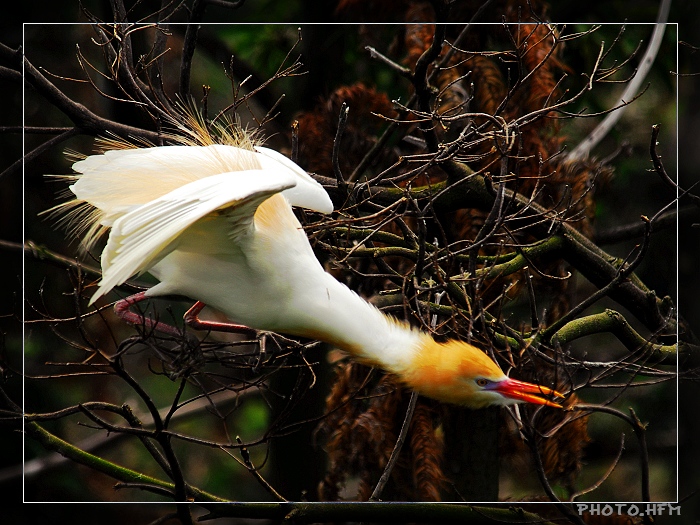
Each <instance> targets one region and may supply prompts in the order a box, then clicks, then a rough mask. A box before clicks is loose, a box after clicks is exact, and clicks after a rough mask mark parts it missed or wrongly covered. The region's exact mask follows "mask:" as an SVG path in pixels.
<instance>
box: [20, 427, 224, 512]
mask: <svg viewBox="0 0 700 525" xmlns="http://www.w3.org/2000/svg"><path fill="white" fill-rule="evenodd" d="M24 430H25V432H26V434H27V435H28V436H30V437H32V438H33V439H35V440H36V441H38V442H39V443H40V444H41V445H42V446H43V447H44V448H45V449H46V450H52V451H54V452H58V453H59V454H61V455H62V456H64V457H66V458H68V459H70V460H72V461H74V462H76V463H80V464H81V465H85V466H86V467H89V468H91V469H94V470H97V471H98V472H102V473H103V474H106V475H108V476H110V477H112V478H114V479H116V480H119V481H121V482H123V483H134V484H138V485H139V486H140V487H143V486H150V487H153V488H154V489H159V490H160V491H165V492H167V493H169V494H173V495H174V494H175V484H174V483H170V482H167V481H162V480H160V479H157V478H154V477H151V476H147V475H145V474H141V473H140V472H136V471H135V470H131V469H129V468H126V467H122V466H120V465H117V464H115V463H112V462H111V461H107V460H106V459H103V458H101V457H99V456H96V455H94V454H91V453H89V452H85V451H84V450H81V449H80V448H78V447H76V446H75V445H71V444H70V443H68V442H67V441H64V440H62V439H61V438H59V437H57V436H55V435H53V434H51V433H50V432H48V431H47V430H46V429H44V428H43V427H42V426H41V425H39V424H38V423H35V422H26V423H25V426H24ZM187 491H188V494H189V496H190V497H191V498H192V499H194V500H196V501H208V502H225V501H226V500H225V499H223V498H220V497H218V496H215V495H213V494H209V493H208V492H205V491H203V490H200V489H198V488H195V487H191V486H188V487H187Z"/></svg>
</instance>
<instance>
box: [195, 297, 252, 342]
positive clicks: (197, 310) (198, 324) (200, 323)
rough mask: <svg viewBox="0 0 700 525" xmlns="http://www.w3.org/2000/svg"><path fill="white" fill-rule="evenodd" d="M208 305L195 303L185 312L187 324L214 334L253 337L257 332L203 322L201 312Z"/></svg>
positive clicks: (250, 329)
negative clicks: (238, 334)
mask: <svg viewBox="0 0 700 525" xmlns="http://www.w3.org/2000/svg"><path fill="white" fill-rule="evenodd" d="M205 306H206V304H204V303H203V302H201V301H197V302H196V303H194V306H192V308H190V309H189V310H187V312H185V324H186V325H187V326H189V327H191V328H194V329H195V330H211V331H212V332H231V333H236V334H237V333H249V334H251V335H252V336H253V337H255V335H256V333H257V332H256V331H255V330H254V329H252V328H248V327H247V326H243V325H240V324H233V323H220V322H217V321H203V320H201V319H200V318H199V314H200V312H201V311H202V310H203V309H204V307H205Z"/></svg>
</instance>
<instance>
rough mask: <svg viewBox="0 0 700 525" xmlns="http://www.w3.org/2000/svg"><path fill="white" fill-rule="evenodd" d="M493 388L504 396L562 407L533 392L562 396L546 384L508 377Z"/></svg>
mask: <svg viewBox="0 0 700 525" xmlns="http://www.w3.org/2000/svg"><path fill="white" fill-rule="evenodd" d="M493 390H494V391H496V392H498V393H499V394H501V395H503V396H505V397H509V398H511V399H516V400H518V401H524V402H526V403H534V404H536V405H547V406H549V407H557V408H562V406H561V405H559V404H557V403H554V402H552V401H550V400H548V399H544V398H543V397H538V396H536V395H534V394H539V395H542V396H548V395H552V394H553V395H555V396H556V397H560V398H563V397H564V396H563V395H562V394H560V393H559V392H557V391H556V390H552V389H551V388H548V387H546V386H542V385H535V384H533V383H526V382H524V381H518V380H517V379H511V378H510V377H509V378H507V379H504V380H503V381H501V382H499V383H498V386H496V387H495V388H494V389H493Z"/></svg>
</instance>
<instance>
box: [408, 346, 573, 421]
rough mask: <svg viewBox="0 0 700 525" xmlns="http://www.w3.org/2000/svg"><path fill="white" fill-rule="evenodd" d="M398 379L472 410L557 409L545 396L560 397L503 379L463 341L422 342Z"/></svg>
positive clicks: (542, 388)
mask: <svg viewBox="0 0 700 525" xmlns="http://www.w3.org/2000/svg"><path fill="white" fill-rule="evenodd" d="M401 375H402V379H403V380H404V382H405V383H406V384H407V385H408V386H410V387H411V388H413V389H414V390H416V391H418V392H419V393H421V394H424V395H426V396H428V397H431V398H433V399H437V400H439V401H445V402H448V403H453V404H456V405H462V406H466V407H469V408H475V409H476V408H483V407H487V406H494V405H495V406H505V405H514V404H516V403H533V404H537V405H547V406H551V407H558V408H561V405H559V404H558V403H556V402H554V401H551V400H549V399H547V397H545V396H550V395H553V396H556V397H560V398H563V397H564V396H563V395H562V394H560V393H559V392H557V391H555V390H552V389H551V388H548V387H546V386H541V385H536V384H534V383H526V382H524V381H518V380H517V379H512V378H510V377H507V376H506V375H505V374H504V373H503V372H502V371H501V369H500V368H499V367H498V365H496V363H494V361H493V360H492V359H491V358H490V357H488V356H487V355H486V354H485V353H484V352H482V351H481V350H479V349H478V348H476V347H474V346H472V345H470V344H468V343H465V342H463V341H455V340H453V341H448V342H446V343H437V342H435V341H434V340H432V338H430V339H427V338H426V340H425V341H424V342H423V343H422V344H421V348H420V349H419V351H418V352H417V353H416V356H415V358H414V359H413V362H412V366H411V367H410V369H409V370H407V371H406V373H405V374H401Z"/></svg>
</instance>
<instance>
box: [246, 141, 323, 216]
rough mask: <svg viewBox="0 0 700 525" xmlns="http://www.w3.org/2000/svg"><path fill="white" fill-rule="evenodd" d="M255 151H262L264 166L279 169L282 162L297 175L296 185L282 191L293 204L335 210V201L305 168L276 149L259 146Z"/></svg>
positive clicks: (314, 208)
mask: <svg viewBox="0 0 700 525" xmlns="http://www.w3.org/2000/svg"><path fill="white" fill-rule="evenodd" d="M255 151H257V152H258V153H260V155H259V156H258V161H259V162H260V165H261V166H262V167H263V168H270V169H273V168H274V167H275V166H277V168H278V169H279V167H280V166H279V165H280V164H281V165H282V166H283V167H284V168H286V169H288V170H289V171H291V172H292V173H294V175H296V177H297V183H296V185H295V186H294V187H292V188H289V189H288V190H285V191H283V192H282V194H283V195H284V196H285V197H286V198H287V200H288V201H289V203H290V204H291V205H292V206H299V207H301V208H306V209H309V210H313V211H318V212H320V213H332V212H333V202H332V201H331V198H330V197H329V196H328V193H326V190H325V189H323V186H321V185H320V184H319V183H318V182H316V181H315V180H314V179H312V178H311V177H310V176H309V174H308V173H306V172H305V171H304V170H303V169H301V168H300V167H299V166H297V165H296V164H295V163H294V162H292V161H291V160H290V159H288V158H287V157H285V156H284V155H282V154H281V153H278V152H276V151H275V150H272V149H268V148H263V147H262V146H257V147H256V148H255Z"/></svg>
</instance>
